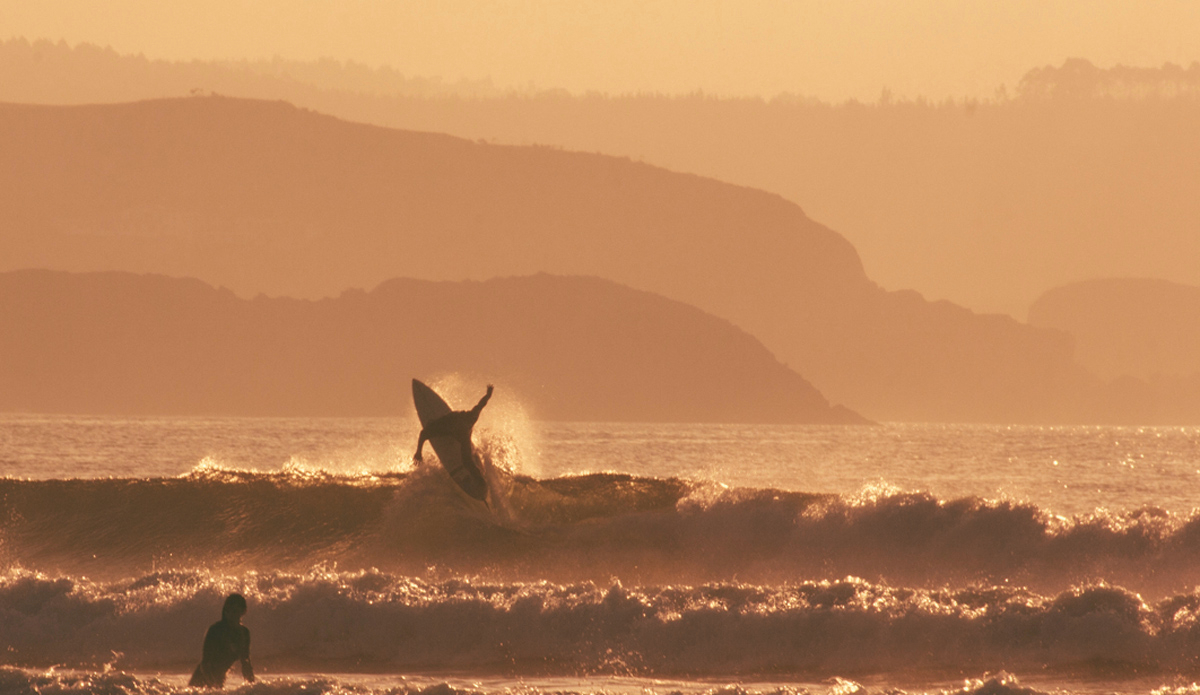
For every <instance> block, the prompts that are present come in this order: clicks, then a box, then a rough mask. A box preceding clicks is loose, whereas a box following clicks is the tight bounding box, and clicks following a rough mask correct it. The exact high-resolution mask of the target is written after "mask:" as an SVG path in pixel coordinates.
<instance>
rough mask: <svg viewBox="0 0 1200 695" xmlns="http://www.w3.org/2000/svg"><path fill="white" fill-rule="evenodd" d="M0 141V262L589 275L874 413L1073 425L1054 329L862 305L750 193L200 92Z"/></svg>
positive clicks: (184, 270)
mask: <svg viewBox="0 0 1200 695" xmlns="http://www.w3.org/2000/svg"><path fill="white" fill-rule="evenodd" d="M0 148H2V150H3V152H4V153H5V157H4V158H3V159H0V186H3V187H4V189H5V190H6V191H7V194H6V195H5V196H4V197H3V198H2V199H0V264H2V265H0V270H10V269H18V268H27V267H44V268H53V269H60V270H73V271H97V270H126V271H132V272H143V273H144V272H154V273H163V274H168V275H174V276H189V277H197V278H200V279H201V280H203V281H205V282H208V283H212V284H215V285H222V286H225V287H229V288H230V289H232V290H233V291H234V292H235V293H237V294H239V295H241V296H253V295H255V294H258V293H267V294H271V295H289V296H296V297H303V298H310V299H312V298H319V297H325V296H332V295H337V294H339V293H341V292H342V291H343V290H345V289H347V288H355V287H358V288H364V287H372V286H375V285H377V284H379V283H380V282H382V281H383V280H385V279H388V278H392V277H397V276H404V277H413V278H418V279H429V280H463V279H475V280H483V279H486V278H490V277H495V276H512V275H527V274H533V273H537V272H550V273H555V274H563V275H594V276H599V277H603V278H606V279H610V280H613V281H615V282H618V283H621V284H624V285H628V286H630V287H633V288H635V289H640V290H645V291H651V292H655V293H658V294H661V295H663V296H666V297H668V298H671V299H675V300H678V301H682V302H686V303H688V304H691V305H693V306H695V307H698V308H699V309H701V310H703V311H705V312H708V313H711V314H714V315H716V316H719V317H721V318H724V319H726V320H728V321H731V322H733V323H734V324H735V325H737V326H738V327H739V328H742V329H743V330H746V331H748V332H749V333H751V334H752V335H754V336H755V337H757V338H759V339H760V340H762V341H763V343H764V344H765V345H766V346H767V348H768V349H770V350H771V351H772V352H773V353H774V354H775V355H777V356H779V358H780V359H782V360H783V361H784V362H785V363H787V364H788V365H789V366H791V367H792V368H794V369H795V370H797V371H798V372H799V373H802V374H804V375H805V377H806V378H808V379H810V380H811V381H812V382H813V384H814V385H815V386H816V387H817V388H818V389H820V390H821V392H822V393H824V394H825V395H826V396H827V397H829V398H830V399H831V400H833V401H834V402H838V403H844V404H846V405H848V406H849V407H853V408H854V409H856V410H858V411H859V412H862V413H863V414H864V415H867V416H868V417H872V418H875V419H896V420H939V421H1002V422H1011V421H1052V420H1057V419H1061V418H1062V417H1066V416H1068V415H1069V413H1072V412H1074V411H1073V410H1072V409H1073V408H1074V406H1075V399H1076V395H1075V393H1076V392H1075V391H1074V390H1072V389H1073V384H1074V383H1075V382H1076V381H1077V380H1078V379H1079V378H1080V377H1079V370H1078V368H1077V367H1076V366H1075V365H1074V364H1073V362H1072V361H1071V348H1070V341H1069V339H1068V338H1067V337H1066V336H1065V335H1063V334H1061V333H1059V332H1057V331H1050V330H1044V329H1039V328H1033V327H1029V326H1026V325H1023V324H1020V323H1018V322H1017V321H1015V320H1013V319H1011V318H1008V317H1006V316H999V315H983V316H981V315H977V314H974V313H973V312H971V311H968V310H966V309H963V308H961V307H958V306H954V305H952V304H949V303H946V302H932V303H931V302H927V301H925V300H923V299H922V298H921V297H920V296H919V295H918V294H916V293H915V292H911V291H901V292H886V291H884V290H882V289H881V288H880V287H878V286H877V285H875V284H874V283H873V282H871V281H870V280H869V279H868V278H867V277H866V275H865V274H864V272H863V268H862V265H861V263H860V261H859V258H858V255H857V253H856V252H855V250H854V248H853V247H852V246H851V245H850V244H849V243H848V242H847V241H846V240H845V239H844V238H842V237H841V236H840V235H838V234H837V233H835V232H833V231H831V230H829V229H827V228H826V227H823V226H822V225H820V224H818V223H816V222H814V221H812V220H811V219H809V218H808V217H807V216H805V214H804V212H803V211H802V210H801V209H800V208H799V207H798V206H796V205H795V204H792V203H790V202H788V201H786V200H784V199H783V198H780V197H779V196H776V195H772V194H768V193H764V192H762V191H757V190H753V189H748V188H743V187H739V186H733V185H729V184H724V183H721V182H718V181H714V180H711V179H705V178H701V177H698V176H692V175H684V174H677V173H673V172H670V171H666V170H664V169H660V168H657V167H653V166H649V165H646V164H641V163H638V162H633V161H630V160H628V159H622V158H616V157H608V156H603V155H596V154H583V153H571V152H563V151H558V150H555V149H551V148H545V147H503V146H495V145H487V144H481V143H474V142H468V141H465V140H462V139H458V138H454V137H449V136H445V135H437V134H430V133H417V132H407V131H400V130H392V129H386V128H380V127H373V126H365V125H359V124H353V123H347V122H344V121H340V120H338V119H335V118H331V117H327V116H322V115H320V114H316V113H312V112H308V111H303V110H300V109H297V108H294V107H292V106H290V105H288V104H285V103H279V102H261V101H252V100H237V99H228V98H220V97H201V98H189V99H175V100H161V101H150V102H139V103H133V104H123V105H105V106H76V107H52V106H25V105H6V106H0ZM1064 414H1068V415H1064Z"/></svg>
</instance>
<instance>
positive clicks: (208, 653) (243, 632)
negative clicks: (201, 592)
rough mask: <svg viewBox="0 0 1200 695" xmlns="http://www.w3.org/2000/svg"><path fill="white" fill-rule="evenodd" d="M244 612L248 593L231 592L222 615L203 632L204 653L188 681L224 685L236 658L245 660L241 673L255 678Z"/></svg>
mask: <svg viewBox="0 0 1200 695" xmlns="http://www.w3.org/2000/svg"><path fill="white" fill-rule="evenodd" d="M245 614H246V597H245V596H242V595H241V594H230V595H229V597H228V598H226V599H225V605H224V607H222V608H221V619H220V620H218V621H217V622H215V623H213V624H212V627H210V628H208V632H206V633H205V634H204V656H203V658H201V660H200V665H199V666H197V667H196V671H195V673H193V674H192V680H190V681H188V685H190V686H193V687H200V688H221V687H224V686H225V673H226V672H227V671H229V667H230V666H233V662H235V661H241V662H242V677H243V678H245V679H246V681H247V682H250V683H253V682H254V667H253V666H251V665H250V630H249V629H248V628H247V627H246V626H245V625H242V616H243V615H245Z"/></svg>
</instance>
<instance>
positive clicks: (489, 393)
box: [471, 384, 492, 417]
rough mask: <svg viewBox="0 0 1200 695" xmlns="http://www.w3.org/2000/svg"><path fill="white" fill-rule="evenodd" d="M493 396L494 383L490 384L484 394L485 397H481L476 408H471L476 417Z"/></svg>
mask: <svg viewBox="0 0 1200 695" xmlns="http://www.w3.org/2000/svg"><path fill="white" fill-rule="evenodd" d="M491 397H492V385H491V384H488V390H487V393H485V394H483V398H480V399H479V402H478V403H476V404H475V407H474V408H471V412H473V413H475V417H479V412H480V411H481V410H483V406H485V405H487V402H488V399H489V398H491Z"/></svg>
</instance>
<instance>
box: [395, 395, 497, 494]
mask: <svg viewBox="0 0 1200 695" xmlns="http://www.w3.org/2000/svg"><path fill="white" fill-rule="evenodd" d="M491 397H492V385H491V384H488V387H487V393H485V394H483V398H480V399H479V402H478V403H476V404H475V407H474V408H471V409H470V410H452V411H450V412H448V413H446V414H445V415H443V416H441V417H439V418H438V419H436V420H434V421H433V422H430V423H428V424H427V425H425V426H424V427H422V428H421V435H420V436H419V437H418V438H417V453H415V454H413V460H414V461H420V460H422V459H421V450H422V449H424V448H425V442H427V441H429V438H430V437H449V438H451V439H454V440H455V441H457V442H458V446H459V448H460V450H461V451H462V459H463V465H465V466H469V467H470V468H472V469H475V472H476V473H478V472H479V471H478V470H477V469H476V466H475V450H474V448H473V447H472V446H471V432H472V430H474V429H475V423H476V422H477V421H478V420H479V413H481V412H483V406H485V405H487V402H488V399H489V398H491Z"/></svg>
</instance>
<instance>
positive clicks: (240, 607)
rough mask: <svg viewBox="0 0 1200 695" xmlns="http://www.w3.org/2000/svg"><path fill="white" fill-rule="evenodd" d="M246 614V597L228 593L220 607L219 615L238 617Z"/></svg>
mask: <svg viewBox="0 0 1200 695" xmlns="http://www.w3.org/2000/svg"><path fill="white" fill-rule="evenodd" d="M245 614H246V597H245V596H242V595H241V594H230V595H229V596H228V597H226V599H225V605H224V607H222V608H221V615H222V616H224V617H226V618H240V617H242V616H243V615H245Z"/></svg>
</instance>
